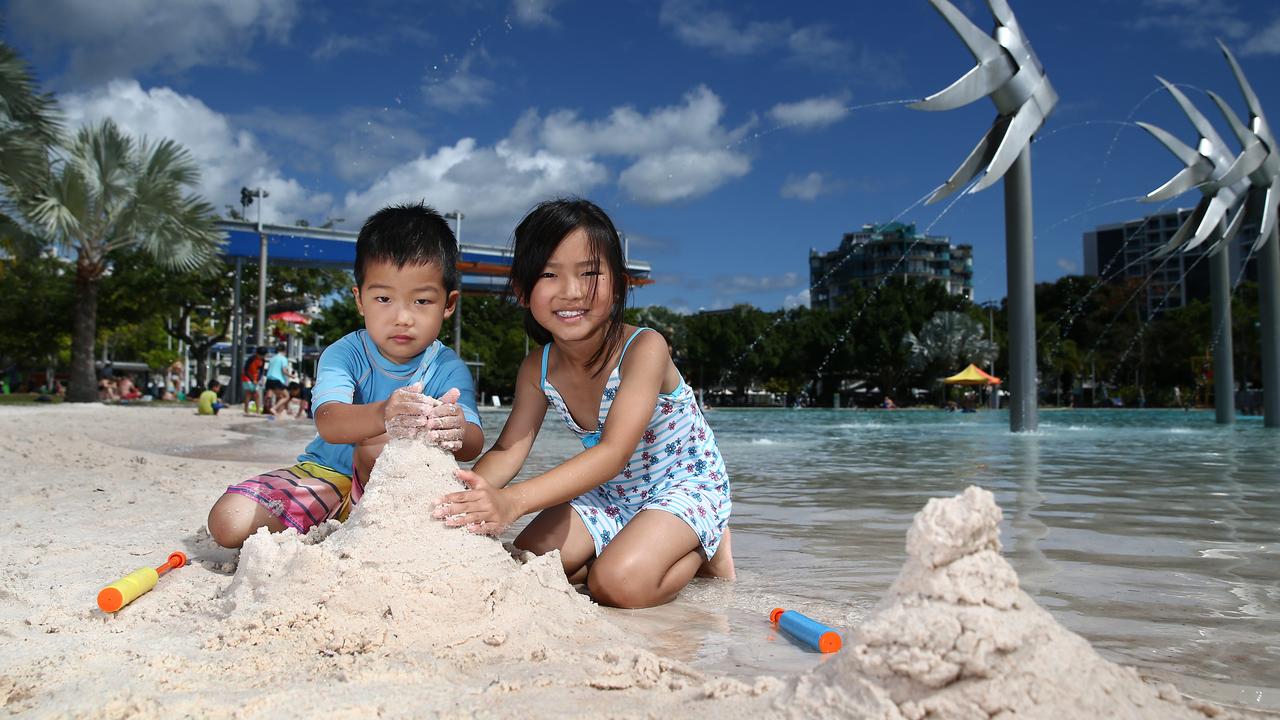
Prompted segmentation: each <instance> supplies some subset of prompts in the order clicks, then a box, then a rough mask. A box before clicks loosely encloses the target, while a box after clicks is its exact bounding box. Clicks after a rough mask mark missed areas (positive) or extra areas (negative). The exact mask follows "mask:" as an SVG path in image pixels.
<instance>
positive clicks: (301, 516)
mask: <svg viewBox="0 0 1280 720" xmlns="http://www.w3.org/2000/svg"><path fill="white" fill-rule="evenodd" d="M353 486H354V487H353ZM360 490H361V488H360V483H359V482H358V481H355V482H353V480H352V478H351V476H349V475H344V474H342V473H340V472H338V471H337V470H334V469H333V468H328V467H325V466H324V465H318V464H316V463H313V462H300V463H298V464H297V465H294V466H292V467H287V468H281V469H280V470H273V471H272V472H269V473H263V474H262V475H257V476H254V477H251V478H249V479H248V480H245V481H243V482H240V483H237V484H235V485H232V486H231V487H229V488H227V492H229V493H235V494H237V495H244V496H245V497H247V498H250V499H252V500H254V501H255V502H257V503H258V504H259V505H261V506H263V507H264V508H266V509H267V511H268V512H270V513H271V514H272V515H275V516H276V517H277V518H279V519H280V522H282V523H284V524H285V526H286V527H291V528H293V529H295V530H297V531H298V532H299V533H304V534H305V533H306V532H307V531H308V530H310V529H311V528H313V527H315V526H316V525H319V524H321V523H323V522H325V521H326V520H339V521H341V520H346V519H347V515H348V513H350V512H351V506H352V505H353V504H355V502H356V501H358V500H359V499H360V498H359V496H360V494H361V493H360ZM353 496H354V497H353Z"/></svg>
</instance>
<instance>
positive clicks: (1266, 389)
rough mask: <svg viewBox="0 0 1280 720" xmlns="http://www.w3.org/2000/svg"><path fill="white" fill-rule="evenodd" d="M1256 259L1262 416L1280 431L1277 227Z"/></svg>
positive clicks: (1279, 232)
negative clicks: (1260, 347) (1260, 336)
mask: <svg viewBox="0 0 1280 720" xmlns="http://www.w3.org/2000/svg"><path fill="white" fill-rule="evenodd" d="M1257 258H1258V303H1259V304H1260V305H1261V307H1260V308H1259V309H1258V310H1259V312H1258V314H1259V320H1260V321H1261V322H1262V416H1263V423H1264V424H1265V425H1266V426H1267V427H1269V428H1280V330H1277V327H1278V326H1280V226H1278V225H1272V227H1271V240H1270V242H1268V243H1267V244H1266V245H1263V246H1262V250H1261V251H1260V252H1259V253H1258V255H1257Z"/></svg>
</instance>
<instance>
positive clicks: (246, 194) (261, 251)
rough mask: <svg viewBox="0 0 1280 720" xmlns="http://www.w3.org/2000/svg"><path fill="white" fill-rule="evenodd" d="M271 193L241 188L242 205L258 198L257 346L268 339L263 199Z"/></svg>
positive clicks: (247, 204)
mask: <svg viewBox="0 0 1280 720" xmlns="http://www.w3.org/2000/svg"><path fill="white" fill-rule="evenodd" d="M270 196H271V193H269V192H267V191H266V190H263V189H262V188H254V189H253V190H250V189H249V188H247V187H242V188H240V204H241V205H244V206H246V207H247V206H249V205H251V204H253V199H254V198H258V201H259V202H258V328H257V330H258V332H257V336H256V340H257V342H256V344H257V345H259V346H261V345H262V344H264V343H265V342H266V338H267V234H266V233H264V232H262V202H261V201H262V199H263V198H266V197H270Z"/></svg>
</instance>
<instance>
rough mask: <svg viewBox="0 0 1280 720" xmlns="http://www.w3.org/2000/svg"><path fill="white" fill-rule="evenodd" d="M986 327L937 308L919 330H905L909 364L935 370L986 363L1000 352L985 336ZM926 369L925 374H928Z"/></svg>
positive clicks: (904, 338) (904, 341) (955, 368)
mask: <svg viewBox="0 0 1280 720" xmlns="http://www.w3.org/2000/svg"><path fill="white" fill-rule="evenodd" d="M984 335H986V328H984V327H983V326H982V323H981V322H979V321H978V320H976V319H974V318H973V317H971V316H969V315H966V314H965V313H962V312H948V311H944V312H939V313H934V315H933V317H931V318H929V320H928V321H927V322H925V324H924V327H923V328H921V329H920V332H919V333H918V334H917V333H912V332H908V333H907V334H906V336H904V337H903V338H902V343H903V345H905V346H906V347H907V350H908V351H909V352H910V353H911V355H910V363H911V368H912V369H913V370H917V371H929V373H934V374H936V373H937V372H940V371H943V370H948V371H950V370H960V369H963V366H964V365H967V364H968V363H973V364H975V365H988V364H990V362H991V361H992V360H994V359H995V357H996V355H997V354H998V353H999V348H997V347H996V344H995V343H993V342H991V341H990V340H988V339H987V338H986V337H984ZM929 373H926V376H927V375H928V374H929Z"/></svg>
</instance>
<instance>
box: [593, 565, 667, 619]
mask: <svg viewBox="0 0 1280 720" xmlns="http://www.w3.org/2000/svg"><path fill="white" fill-rule="evenodd" d="M643 575H644V573H642V572H640V571H639V568H634V567H631V563H625V562H607V563H603V564H602V563H600V562H596V563H595V564H594V565H592V566H591V572H590V573H589V574H588V575H587V590H589V591H590V592H591V597H593V598H595V600H596V602H598V603H600V604H601V605H608V606H610V607H616V608H646V607H652V606H654V605H656V604H658V600H657V598H656V593H655V592H654V591H655V589H656V588H655V587H650V585H655V583H652V582H646V581H645V578H644V577H643Z"/></svg>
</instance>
